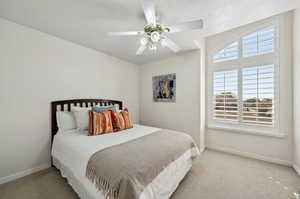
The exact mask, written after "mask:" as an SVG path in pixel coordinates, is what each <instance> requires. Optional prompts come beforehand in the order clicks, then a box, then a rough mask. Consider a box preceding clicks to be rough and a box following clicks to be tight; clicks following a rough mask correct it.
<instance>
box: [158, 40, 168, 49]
mask: <svg viewBox="0 0 300 199" xmlns="http://www.w3.org/2000/svg"><path fill="white" fill-rule="evenodd" d="M160 45H161V46H162V47H164V48H165V47H167V45H168V44H167V41H166V39H165V38H162V39H161V40H160Z"/></svg>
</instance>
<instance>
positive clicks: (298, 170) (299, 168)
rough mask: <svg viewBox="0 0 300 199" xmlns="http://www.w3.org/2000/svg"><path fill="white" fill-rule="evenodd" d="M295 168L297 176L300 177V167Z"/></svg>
mask: <svg viewBox="0 0 300 199" xmlns="http://www.w3.org/2000/svg"><path fill="white" fill-rule="evenodd" d="M293 168H294V169H295V171H296V172H297V174H298V175H299V176H300V167H298V166H297V165H296V164H293Z"/></svg>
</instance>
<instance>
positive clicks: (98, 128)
mask: <svg viewBox="0 0 300 199" xmlns="http://www.w3.org/2000/svg"><path fill="white" fill-rule="evenodd" d="M111 132H113V125H112V119H111V111H104V112H102V113H97V112H95V111H89V136H94V135H102V134H105V133H111Z"/></svg>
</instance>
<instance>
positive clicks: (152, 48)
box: [149, 44, 157, 51]
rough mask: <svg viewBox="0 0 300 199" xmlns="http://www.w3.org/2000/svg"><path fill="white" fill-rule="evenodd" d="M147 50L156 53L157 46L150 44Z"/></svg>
mask: <svg viewBox="0 0 300 199" xmlns="http://www.w3.org/2000/svg"><path fill="white" fill-rule="evenodd" d="M149 49H150V50H152V51H156V50H157V46H156V45H155V44H151V45H150V46H149Z"/></svg>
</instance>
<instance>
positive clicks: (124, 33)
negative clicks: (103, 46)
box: [107, 31, 144, 36]
mask: <svg viewBox="0 0 300 199" xmlns="http://www.w3.org/2000/svg"><path fill="white" fill-rule="evenodd" d="M143 33H144V32H143V31H129V32H109V33H107V34H108V35H110V36H132V35H141V34H143Z"/></svg>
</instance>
